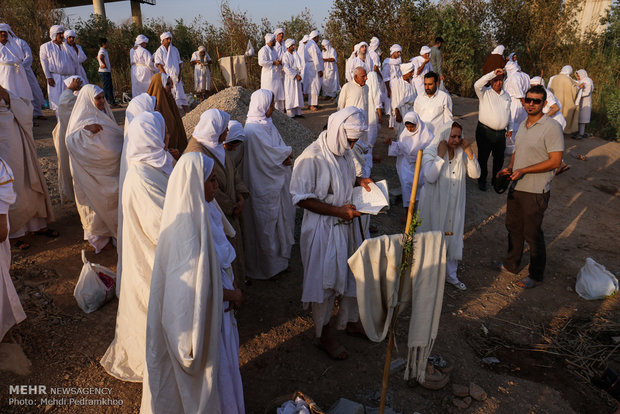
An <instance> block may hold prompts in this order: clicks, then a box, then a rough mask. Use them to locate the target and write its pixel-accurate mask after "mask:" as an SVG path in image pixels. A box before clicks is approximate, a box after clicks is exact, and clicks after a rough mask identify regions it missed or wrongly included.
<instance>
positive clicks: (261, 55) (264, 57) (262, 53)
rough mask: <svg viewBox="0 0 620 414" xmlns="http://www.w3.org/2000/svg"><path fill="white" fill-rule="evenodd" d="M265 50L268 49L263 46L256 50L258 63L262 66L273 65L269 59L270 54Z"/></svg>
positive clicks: (268, 66)
mask: <svg viewBox="0 0 620 414" xmlns="http://www.w3.org/2000/svg"><path fill="white" fill-rule="evenodd" d="M267 52H268V51H267V50H266V49H265V48H264V47H262V48H261V49H260V50H259V51H258V64H259V65H261V66H262V67H264V68H270V67H272V66H273V60H271V56H270V55H269V53H267Z"/></svg>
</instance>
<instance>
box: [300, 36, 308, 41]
mask: <svg viewBox="0 0 620 414" xmlns="http://www.w3.org/2000/svg"><path fill="white" fill-rule="evenodd" d="M307 41H308V35H304V37H303V38H302V39H301V43H306V42H307Z"/></svg>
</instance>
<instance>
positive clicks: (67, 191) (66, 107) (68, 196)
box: [52, 75, 85, 204]
mask: <svg viewBox="0 0 620 414" xmlns="http://www.w3.org/2000/svg"><path fill="white" fill-rule="evenodd" d="M64 84H65V85H66V87H67V88H66V89H65V90H64V91H63V92H62V94H60V100H59V102H58V108H57V109H56V119H57V123H56V127H54V130H53V131H52V140H53V141H54V148H55V149H56V162H57V166H58V192H59V193H60V203H61V204H64V203H66V202H68V201H69V202H74V201H75V196H74V193H73V176H72V175H71V168H70V166H69V152H68V151H67V144H66V142H65V138H66V132H67V125H68V124H69V118H71V112H72V111H73V106H74V105H75V101H76V100H77V96H78V94H79V92H80V89H82V85H84V84H85V83H84V81H83V80H82V78H80V77H79V76H77V75H74V76H69V77H68V78H67V79H65V82H64Z"/></svg>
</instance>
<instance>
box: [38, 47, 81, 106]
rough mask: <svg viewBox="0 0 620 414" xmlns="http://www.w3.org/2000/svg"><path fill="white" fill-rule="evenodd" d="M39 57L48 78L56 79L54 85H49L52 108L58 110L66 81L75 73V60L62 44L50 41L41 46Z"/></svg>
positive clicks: (48, 91)
mask: <svg viewBox="0 0 620 414" xmlns="http://www.w3.org/2000/svg"><path fill="white" fill-rule="evenodd" d="M39 59H40V60H41V67H42V68H43V74H44V75H45V78H46V79H54V82H55V84H54V86H50V85H49V84H48V85H47V96H48V99H49V102H50V109H52V110H54V111H55V110H56V108H57V107H58V101H59V99H60V94H62V91H63V90H65V84H64V81H65V79H67V78H68V77H69V76H72V75H73V74H74V73H73V61H72V60H71V57H70V56H69V55H68V54H67V51H66V49H65V48H64V46H63V45H62V44H60V45H57V44H56V43H54V42H52V41H49V42H46V43H43V44H42V45H41V47H40V48H39Z"/></svg>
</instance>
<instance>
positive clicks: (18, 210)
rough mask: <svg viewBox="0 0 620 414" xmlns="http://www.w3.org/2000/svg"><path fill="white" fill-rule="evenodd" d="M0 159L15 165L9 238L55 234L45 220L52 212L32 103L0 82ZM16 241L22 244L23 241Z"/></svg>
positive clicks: (48, 218)
mask: <svg viewBox="0 0 620 414" xmlns="http://www.w3.org/2000/svg"><path fill="white" fill-rule="evenodd" d="M0 158H2V159H3V160H4V161H5V162H6V163H7V164H9V165H13V166H14V167H13V177H14V179H15V181H14V182H13V190H14V191H15V193H16V194H17V201H16V202H15V203H14V204H12V205H11V208H10V209H9V222H10V226H11V233H10V234H9V237H10V238H11V239H16V238H19V237H22V236H24V235H25V234H26V233H27V232H37V233H39V234H42V235H46V236H50V237H58V233H57V232H54V231H53V230H51V229H48V228H47V223H48V222H49V221H53V220H54V214H53V210H52V202H51V201H50V197H49V193H48V191H47V184H46V182H45V177H44V176H43V172H42V171H41V166H40V165H39V160H38V159H37V150H36V146H35V143H34V138H33V136H32V104H31V103H30V100H29V99H26V98H20V97H19V96H17V95H13V94H12V93H10V92H8V91H6V90H5V89H4V88H3V87H2V85H0ZM17 243H18V244H22V245H23V244H25V243H23V242H22V241H18V242H17ZM17 247H20V246H17ZM26 247H27V246H23V247H21V248H26Z"/></svg>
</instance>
